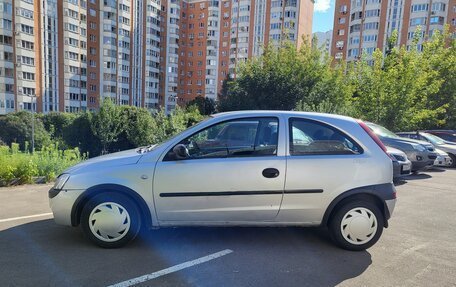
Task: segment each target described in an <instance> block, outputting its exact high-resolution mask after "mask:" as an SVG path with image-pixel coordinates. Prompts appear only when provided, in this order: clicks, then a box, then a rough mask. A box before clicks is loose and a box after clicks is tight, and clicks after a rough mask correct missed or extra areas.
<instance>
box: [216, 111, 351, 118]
mask: <svg viewBox="0 0 456 287" xmlns="http://www.w3.org/2000/svg"><path fill="white" fill-rule="evenodd" d="M278 115H285V116H288V117H293V116H296V117H303V116H307V117H325V118H332V119H339V120H353V118H351V117H347V116H342V115H336V114H327V113H316V112H301V111H280V110H245V111H232V112H223V113H217V114H213V115H212V117H223V116H249V117H251V116H278Z"/></svg>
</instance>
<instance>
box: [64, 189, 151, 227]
mask: <svg viewBox="0 0 456 287" xmlns="http://www.w3.org/2000/svg"><path fill="white" fill-rule="evenodd" d="M103 192H106V193H110V192H115V193H120V194H123V195H125V196H127V197H129V198H130V199H131V200H132V201H133V202H134V203H135V204H136V205H137V207H138V210H139V211H140V215H141V217H142V219H143V220H144V221H143V222H144V227H146V228H152V215H151V212H150V209H149V207H148V205H147V203H146V202H145V200H144V199H143V198H142V197H141V196H140V195H139V194H138V193H137V192H136V191H134V190H133V189H131V188H129V187H126V186H123V185H119V184H100V185H95V186H92V187H90V188H88V189H86V190H85V191H84V192H83V193H82V194H81V195H80V196H79V197H78V198H77V199H76V201H75V203H74V204H73V207H72V209H71V225H72V226H78V225H79V223H80V219H81V214H82V209H83V208H84V205H85V204H86V203H87V202H88V201H89V200H90V198H92V197H94V196H95V195H97V194H100V193H103Z"/></svg>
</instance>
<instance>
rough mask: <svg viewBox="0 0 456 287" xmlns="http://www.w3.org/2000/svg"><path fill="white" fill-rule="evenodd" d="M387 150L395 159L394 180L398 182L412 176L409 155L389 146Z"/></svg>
mask: <svg viewBox="0 0 456 287" xmlns="http://www.w3.org/2000/svg"><path fill="white" fill-rule="evenodd" d="M386 149H387V152H388V154H389V155H390V156H391V157H392V159H393V179H394V180H397V179H400V178H402V177H404V176H407V175H410V174H411V172H412V162H411V161H410V160H409V159H408V158H407V155H406V154H405V153H404V152H403V151H401V150H398V149H396V148H393V147H390V146H387V147H386Z"/></svg>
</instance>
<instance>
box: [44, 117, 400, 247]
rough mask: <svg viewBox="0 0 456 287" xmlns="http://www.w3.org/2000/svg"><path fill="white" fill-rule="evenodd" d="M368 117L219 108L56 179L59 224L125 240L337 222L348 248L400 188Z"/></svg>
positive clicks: (104, 239) (364, 241)
mask: <svg viewBox="0 0 456 287" xmlns="http://www.w3.org/2000/svg"><path fill="white" fill-rule="evenodd" d="M392 179H393V173H392V160H391V158H390V157H389V156H388V154H387V153H386V148H385V147H384V146H383V144H382V143H381V141H380V140H379V139H378V138H377V137H376V136H375V135H374V134H373V133H372V131H371V130H370V129H369V128H368V127H367V126H366V125H365V124H364V123H363V122H362V121H358V120H355V119H352V118H349V117H344V116H337V115H329V114H319V113H302V112H280V111H242V112H230V113H222V114H216V115H214V116H212V117H210V118H209V119H207V120H205V121H203V122H201V123H199V124H197V125H195V126H193V127H191V128H189V129H188V130H186V131H184V132H182V133H180V134H178V135H176V136H174V137H173V138H171V139H169V140H168V141H166V142H164V143H162V144H160V145H155V146H148V147H143V148H138V149H135V150H128V151H123V152H119V153H114V154H110V155H105V156H100V157H97V158H93V159H90V160H87V161H85V162H83V163H80V164H78V165H76V166H74V167H72V168H70V169H68V170H66V171H65V172H64V173H62V174H61V175H60V176H59V177H58V179H57V181H56V183H55V185H54V187H53V188H52V189H51V190H50V191H49V198H50V205H51V208H52V211H53V213H54V219H55V221H56V222H57V223H58V224H63V225H69V226H78V225H81V226H82V229H83V231H84V233H85V234H86V235H87V237H88V238H89V239H91V240H92V241H93V242H94V243H96V244H98V245H99V246H102V247H106V248H112V247H120V246H123V245H125V244H126V243H128V242H129V241H131V240H132V239H133V238H135V236H136V235H137V234H138V232H139V230H140V228H141V227H145V228H157V227H166V226H320V225H321V226H327V227H328V229H329V233H330V235H331V237H332V239H333V240H334V241H335V243H337V244H338V245H339V246H341V247H342V248H345V249H349V250H364V249H366V248H368V247H370V246H372V245H373V244H375V242H377V240H378V239H379V237H380V235H381V234H382V231H383V228H384V227H387V226H388V219H389V218H390V216H391V214H392V212H393V209H394V205H395V202H396V191H395V188H394V185H393V184H392Z"/></svg>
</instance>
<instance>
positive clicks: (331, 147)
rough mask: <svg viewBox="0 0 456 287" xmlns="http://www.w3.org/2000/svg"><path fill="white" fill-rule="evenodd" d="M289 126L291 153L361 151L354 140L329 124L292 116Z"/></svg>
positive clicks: (320, 153)
mask: <svg viewBox="0 0 456 287" xmlns="http://www.w3.org/2000/svg"><path fill="white" fill-rule="evenodd" d="M289 126H290V154H291V155H327V154H360V153H362V148H361V147H360V146H359V145H358V144H357V143H356V142H355V141H354V140H352V139H351V138H350V137H349V136H347V135H345V134H344V133H343V132H341V131H339V130H338V129H336V128H334V127H331V126H329V125H326V124H323V123H320V122H317V121H313V120H308V119H298V118H292V119H290V122H289Z"/></svg>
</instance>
